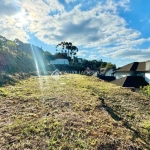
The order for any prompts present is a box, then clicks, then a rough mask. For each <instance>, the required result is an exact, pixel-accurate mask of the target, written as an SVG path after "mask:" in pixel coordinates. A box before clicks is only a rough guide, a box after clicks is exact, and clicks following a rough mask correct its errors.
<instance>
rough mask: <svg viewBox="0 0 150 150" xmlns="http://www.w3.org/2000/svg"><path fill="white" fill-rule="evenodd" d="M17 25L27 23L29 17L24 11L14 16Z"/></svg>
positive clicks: (22, 25) (20, 25)
mask: <svg viewBox="0 0 150 150" xmlns="http://www.w3.org/2000/svg"><path fill="white" fill-rule="evenodd" d="M14 19H15V21H16V24H17V26H19V27H24V26H26V25H28V23H29V17H28V16H27V15H26V14H25V13H22V12H20V13H18V14H17V15H15V16H14Z"/></svg>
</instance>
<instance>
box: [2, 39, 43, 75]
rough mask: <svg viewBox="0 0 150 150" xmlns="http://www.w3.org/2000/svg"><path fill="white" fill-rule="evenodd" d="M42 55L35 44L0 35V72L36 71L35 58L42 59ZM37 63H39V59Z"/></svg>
mask: <svg viewBox="0 0 150 150" xmlns="http://www.w3.org/2000/svg"><path fill="white" fill-rule="evenodd" d="M43 55H44V51H43V50H42V49H40V48H38V47H37V46H34V45H31V44H29V43H23V42H21V41H19V40H18V39H15V40H14V41H10V40H8V39H6V38H5V37H3V36H0V73H2V72H5V73H9V74H13V73H20V72H26V73H27V72H31V71H36V67H35V58H36V59H40V60H41V59H42V60H43V61H44V57H43ZM37 63H38V64H40V63H39V60H37Z"/></svg>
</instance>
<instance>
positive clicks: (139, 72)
mask: <svg viewBox="0 0 150 150" xmlns="http://www.w3.org/2000/svg"><path fill="white" fill-rule="evenodd" d="M114 76H115V77H116V80H114V81H112V83H115V84H116V85H119V86H122V87H135V88H139V87H140V86H146V85H148V83H150V61H146V62H133V63H130V64H127V65H125V66H123V67H121V68H118V69H116V70H115V71H114Z"/></svg>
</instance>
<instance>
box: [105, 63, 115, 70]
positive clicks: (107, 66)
mask: <svg viewBox="0 0 150 150" xmlns="http://www.w3.org/2000/svg"><path fill="white" fill-rule="evenodd" d="M106 68H111V69H116V65H115V64H112V63H111V62H108V63H107V65H106Z"/></svg>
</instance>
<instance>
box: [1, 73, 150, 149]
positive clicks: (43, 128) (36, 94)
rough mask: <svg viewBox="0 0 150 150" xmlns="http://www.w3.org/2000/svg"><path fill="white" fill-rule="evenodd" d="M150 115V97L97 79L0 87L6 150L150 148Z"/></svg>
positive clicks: (46, 78) (33, 79)
mask: <svg viewBox="0 0 150 150" xmlns="http://www.w3.org/2000/svg"><path fill="white" fill-rule="evenodd" d="M102 98H103V99H104V103H102V102H101V100H100V99H102ZM149 113H150V100H149V99H148V98H146V97H145V96H143V95H139V94H138V93H133V92H131V91H130V90H127V89H121V88H120V87H118V86H115V85H113V84H110V83H106V82H104V81H101V80H99V79H97V78H92V77H88V76H82V75H62V76H60V79H59V80H58V81H56V80H54V79H53V77H51V76H43V77H40V78H38V77H31V78H29V79H25V80H22V81H20V82H18V83H16V85H9V86H8V85H7V86H5V87H1V88H0V115H1V116H0V117H1V118H0V119H1V120H0V133H1V134H0V149H4V150H6V149H10V150H14V149H18V150H20V149H21V150H22V149H33V150H35V149H37V150H46V149H47V150H75V149H77V150H80V149H84V150H101V149H102V150H103V149H105V150H107V149H112V150H115V149H116V150H117V149H121V150H122V149H138V148H139V149H142V150H143V149H145V150H146V149H147V150H148V149H150V147H149V145H150V143H149V141H150V124H149V120H150V114H149Z"/></svg>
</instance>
